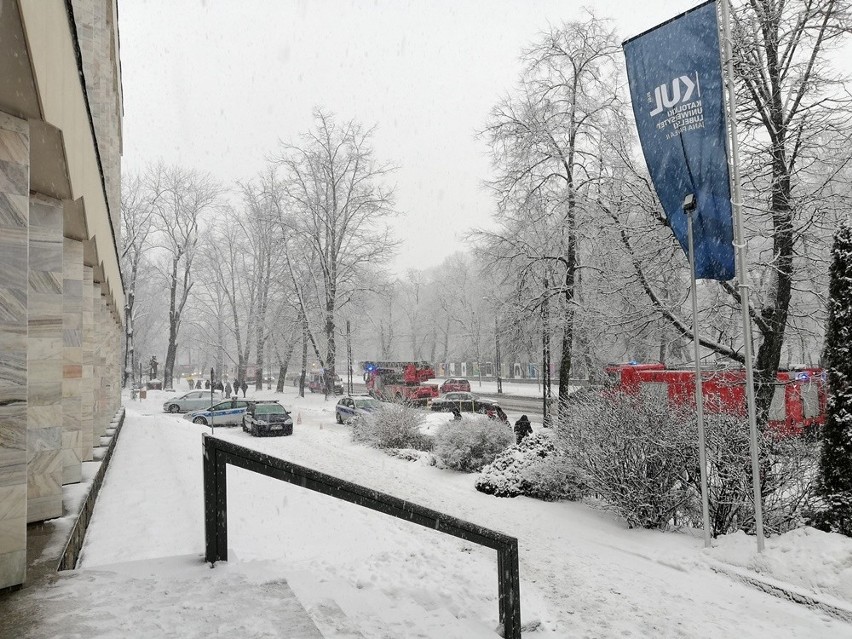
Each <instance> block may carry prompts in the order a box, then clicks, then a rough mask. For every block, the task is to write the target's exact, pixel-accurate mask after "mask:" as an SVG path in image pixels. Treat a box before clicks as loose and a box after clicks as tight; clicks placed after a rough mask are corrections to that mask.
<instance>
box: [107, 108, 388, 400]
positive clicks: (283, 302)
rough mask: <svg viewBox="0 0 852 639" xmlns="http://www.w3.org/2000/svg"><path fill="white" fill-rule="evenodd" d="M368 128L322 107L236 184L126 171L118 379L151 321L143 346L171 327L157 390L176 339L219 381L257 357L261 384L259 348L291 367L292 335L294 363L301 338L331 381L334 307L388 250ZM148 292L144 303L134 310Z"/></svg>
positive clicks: (241, 372) (169, 375)
mask: <svg viewBox="0 0 852 639" xmlns="http://www.w3.org/2000/svg"><path fill="white" fill-rule="evenodd" d="M371 136H372V131H371V130H365V129H363V128H362V127H361V126H360V125H359V124H357V123H356V122H347V123H344V124H340V123H339V122H337V121H336V120H335V118H334V117H332V116H331V115H330V114H328V113H326V112H323V111H320V110H318V111H316V112H315V127H314V129H313V130H312V131H311V132H310V133H308V134H306V135H305V136H304V137H303V138H302V139H301V140H300V141H299V143H294V144H286V145H282V147H281V148H280V150H279V153H278V156H277V157H276V158H275V159H274V160H272V161H270V162H269V163H268V166H267V167H266V168H265V170H264V171H263V173H261V174H260V175H258V176H257V177H256V178H255V179H254V180H252V181H249V182H246V183H242V184H238V185H237V188H236V189H234V190H231V191H226V190H225V189H224V188H223V187H222V186H221V185H219V184H217V183H215V181H214V180H213V179H212V178H211V177H210V176H209V175H205V174H201V173H199V172H197V171H194V170H187V169H183V168H180V167H168V166H164V165H157V166H153V167H150V168H149V169H148V170H147V171H146V172H145V174H144V175H142V176H136V177H131V178H130V179H126V180H125V183H124V190H123V202H122V204H123V213H124V217H123V220H124V222H123V223H124V234H123V251H124V254H123V260H124V272H125V280H126V281H125V284H126V287H127V290H128V296H127V299H128V303H127V309H126V312H127V317H128V322H127V327H128V329H127V345H128V346H127V360H126V366H125V376H126V377H125V383H127V381H128V379H129V377H130V376H131V375H132V372H133V370H134V363H133V362H134V360H133V358H134V352H135V350H136V349H135V348H134V346H135V344H138V343H139V336H138V335H136V331H135V328H134V327H136V326H138V325H140V320H144V318H145V317H146V316H150V319H151V320H153V321H149V322H147V325H148V326H149V330H148V335H147V337H148V340H149V341H148V344H149V345H151V346H149V348H154V347H156V346H154V344H156V340H155V339H154V336H155V335H156V334H166V335H167V341H166V344H165V349H166V360H165V364H164V371H163V378H164V379H163V382H164V384H165V386H166V387H170V386H171V385H172V383H173V376H174V366H175V361H176V356H177V353H178V349H179V348H180V346H181V343H180V341H181V340H184V342H185V346H184V348H185V349H186V350H187V351H189V353H190V355H191V354H192V353H195V354H196V356H198V355H203V357H204V358H205V359H204V365H205V366H206V364H207V363H211V364H212V365H213V367H214V368H215V370H216V371H217V375H219V376H221V375H222V374H223V371H225V370H235V371H236V373H235V374H236V376H237V378H239V379H246V373H247V368H248V364H249V363H250V362H252V363H254V364H255V366H256V368H257V370H258V374H257V379H256V383H257V385H258V387H259V386H260V384H261V383H262V374H261V371H263V370H264V368H265V367H266V366H267V365H268V363H267V362H266V361H265V357H267V354H272V353H274V357H273V359H274V360H276V361H277V363H278V364H279V368H281V369H284V371H283V372H286V366H287V363H288V362H289V360H290V356H291V354H292V352H293V350H294V348H295V346H296V344H297V342H298V341H299V339H301V340H302V342H303V357H302V360H303V370H304V368H305V361H306V360H307V349H308V345H310V347H311V349H312V351H313V355H314V356H315V357H316V359H317V361H318V362H319V364H320V366H322V367H323V368H326V369H328V370H329V371H330V373H331V374H330V375H329V376H328V379H329V380H331V379H333V376H334V374H335V370H334V368H335V361H336V357H337V340H336V336H337V331H338V321H339V314H340V313H341V311H343V310H345V309H346V307H347V306H348V305H350V304H351V302H352V300H353V299H355V298H356V297H357V295H358V294H359V292H360V291H361V290H362V289H364V287H365V285H366V284H365V283H367V282H369V281H371V279H374V278H375V276H376V273H377V272H378V270H377V269H379V268H380V267H381V266H382V265H383V264H384V263H385V262H386V261H387V260H388V259H389V258H390V257H391V255H392V253H391V249H392V247H393V242H392V240H391V238H390V235H389V232H388V229H387V224H386V220H387V218H388V217H389V216H390V215H392V214H393V213H394V210H393V192H392V190H391V189H390V188H389V187H388V186H387V185H386V184H385V178H386V177H387V175H388V174H389V173H390V172H391V170H392V167H390V166H388V165H383V164H381V163H379V162H377V161H376V160H375V158H374V157H373V152H372V149H371V147H370V139H371ZM145 289H147V291H148V295H149V296H148V297H147V299H146V304H145V307H144V308H142V307H137V301H138V300H139V299H140V297H139V295H138V293H139V292H140V291H141V290H145ZM163 291H166V292H167V293H166V294H165V295H164V294H162V292H163ZM164 306H165V307H167V316H166V317H165V319H164V320H163V317H162V315H163V314H162V313H158V311H159V310H161V309H162V308H163V307H164ZM157 321H159V322H162V323H163V324H164V326H163V327H161V328H157V325H156V323H157ZM143 323H144V321H143ZM157 346H158V345H157ZM196 361H197V360H196ZM280 377H281V378H282V380H283V374H282V375H281V376H280Z"/></svg>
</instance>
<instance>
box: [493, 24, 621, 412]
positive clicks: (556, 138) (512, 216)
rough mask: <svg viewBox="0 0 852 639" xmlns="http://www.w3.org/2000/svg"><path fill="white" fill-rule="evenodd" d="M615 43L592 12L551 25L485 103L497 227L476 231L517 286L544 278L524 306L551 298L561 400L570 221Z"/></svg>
mask: <svg viewBox="0 0 852 639" xmlns="http://www.w3.org/2000/svg"><path fill="white" fill-rule="evenodd" d="M618 51H619V49H618V45H617V42H616V39H615V35H614V34H613V32H611V31H610V30H608V28H607V25H606V24H605V23H604V22H602V21H600V20H597V19H595V18H594V17H591V18H589V19H588V20H586V21H585V22H571V23H566V24H564V25H563V26H562V27H560V28H554V29H551V30H550V31H549V32H548V33H546V34H544V35H543V37H542V38H541V39H540V41H539V42H537V43H536V44H535V45H534V46H533V47H531V48H530V49H528V50H527V51H526V52H525V53H524V59H525V60H526V68H525V70H524V74H523V77H522V80H521V82H520V88H519V90H518V92H517V94H516V96H514V97H508V98H506V99H504V100H503V101H502V103H501V104H499V105H498V106H497V107H496V108H495V109H494V110H493V112H492V115H491V121H490V122H489V125H488V127H487V129H486V131H485V135H486V137H487V139H488V141H489V143H490V145H491V150H492V154H493V163H494V166H495V169H496V171H497V174H498V178H497V179H496V180H495V181H494V182H493V183H492V187H493V189H494V190H495V193H496V194H497V196H498V203H499V213H498V221H499V222H500V224H501V226H502V230H500V231H497V232H488V233H485V232H483V233H480V234H479V237H480V238H481V239H484V240H485V241H486V243H487V245H488V247H489V253H490V254H492V255H494V256H495V258H496V259H497V260H498V261H502V262H503V263H504V264H506V265H507V266H508V267H509V268H510V269H512V270H514V271H515V273H516V274H517V279H516V282H517V283H518V290H522V289H526V288H528V287H529V285H530V283H531V282H539V283H540V282H542V281H544V279H545V277H547V279H548V280H549V281H551V282H552V283H553V285H552V286H550V287H548V288H547V290H543V289H542V288H541V287H539V288H538V290H537V291H536V290H535V289H533V297H532V299H530V300H528V301H525V302H524V305H527V306H530V310H534V309H539V308H540V307H541V304H542V303H543V302H544V300H545V299H546V298H548V297H550V296H556V297H558V298H560V299H559V304H558V305H557V310H558V313H559V317H558V319H557V322H556V323H557V324H558V325H559V326H560V328H561V348H562V354H561V357H560V367H559V384H560V388H559V393H560V399H564V398H565V397H567V394H568V392H569V380H570V374H571V353H572V346H573V331H574V314H575V299H574V297H575V286H576V274H577V269H578V268H579V262H578V249H577V240H578V226H579V225H580V215H581V214H582V212H583V210H584V209H585V208H586V207H585V201H586V199H587V196H586V195H585V194H584V192H585V191H587V190H588V189H589V187H590V186H591V185H593V184H594V183H595V181H596V180H597V177H598V176H597V172H596V168H597V166H598V165H599V160H598V157H599V156H598V155H597V149H598V140H599V138H600V135H601V133H600V131H601V128H602V127H605V126H606V125H607V122H608V120H609V118H610V115H609V111H610V110H611V109H612V106H613V104H614V102H615V96H616V91H615V81H616V79H617V77H618V73H617V69H616V66H615V60H616V55H617V54H618ZM554 319H556V318H554Z"/></svg>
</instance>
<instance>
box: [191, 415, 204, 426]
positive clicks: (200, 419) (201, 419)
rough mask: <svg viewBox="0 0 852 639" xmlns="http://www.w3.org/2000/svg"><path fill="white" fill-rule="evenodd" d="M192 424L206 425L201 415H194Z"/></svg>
mask: <svg viewBox="0 0 852 639" xmlns="http://www.w3.org/2000/svg"><path fill="white" fill-rule="evenodd" d="M192 423H193V424H201V425H202V426H207V420H206V419H204V418H203V417H196V418H195V419H193V420H192Z"/></svg>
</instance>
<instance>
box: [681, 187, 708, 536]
mask: <svg viewBox="0 0 852 639" xmlns="http://www.w3.org/2000/svg"><path fill="white" fill-rule="evenodd" d="M695 207H696V202H695V196H694V195H688V196H687V198H686V200H685V201H684V203H683V212H684V213H685V214H686V237H687V244H688V247H689V275H690V277H691V278H692V343H693V345H694V346H695V410H696V416H697V418H698V464H699V466H700V468H699V474H700V477H701V516H702V518H703V521H704V547H705V548H710V502H709V499H708V496H707V447H706V440H705V433H704V381H703V380H702V379H701V344H699V343H698V289H697V288H696V285H695V247H694V245H693V239H692V217H693V216H694V215H695Z"/></svg>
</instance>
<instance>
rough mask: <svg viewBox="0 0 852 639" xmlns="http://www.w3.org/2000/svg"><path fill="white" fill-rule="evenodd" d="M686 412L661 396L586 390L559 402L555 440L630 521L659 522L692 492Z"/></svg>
mask: <svg viewBox="0 0 852 639" xmlns="http://www.w3.org/2000/svg"><path fill="white" fill-rule="evenodd" d="M688 422H689V420H688V419H686V418H684V417H683V416H682V415H680V414H679V413H678V412H677V411H675V410H672V409H670V408H669V407H668V406H667V405H666V403H665V402H659V401H653V400H645V399H643V398H640V397H630V396H626V395H623V394H621V393H616V394H614V395H612V396H605V395H601V394H588V395H587V396H585V397H584V398H583V399H581V400H577V401H573V402H571V403H569V404H566V405H565V406H563V407H561V408H560V410H559V412H558V414H557V420H556V428H557V433H558V436H559V443H558V446H559V447H560V448H562V449H563V450H564V451H565V453H566V454H567V455H568V457H569V459H571V460H572V461H573V462H574V463H575V464H576V469H577V471H578V472H579V474H580V477H581V478H582V481H583V482H584V483H585V484H586V485H587V486H588V487H589V490H590V492H592V493H597V494H598V495H599V496H600V497H601V498H602V499H603V503H604V504H605V507H607V508H611V509H612V510H614V511H615V512H617V513H618V514H619V515H620V516H621V517H623V518H624V519H625V520H627V523H628V525H629V526H630V527H642V528H666V527H668V526H670V525H671V524H672V523H673V522H674V521H676V519H677V515H678V512H679V511H681V510H683V509H684V508H685V507H687V506H688V504H689V502H690V500H692V499H693V491H692V490H691V488H690V486H689V485H688V484H687V483H686V481H684V480H685V469H686V468H688V467H689V464H690V458H691V453H692V451H693V450H694V449H695V443H694V440H693V439H691V433H690V429H689V428H684V426H685V424H688Z"/></svg>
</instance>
